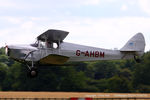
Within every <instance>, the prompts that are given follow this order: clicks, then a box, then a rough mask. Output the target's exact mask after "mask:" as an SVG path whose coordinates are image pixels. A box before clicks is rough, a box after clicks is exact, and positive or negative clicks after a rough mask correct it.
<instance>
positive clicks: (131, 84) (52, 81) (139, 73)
mask: <svg viewBox="0 0 150 100" xmlns="http://www.w3.org/2000/svg"><path fill="white" fill-rule="evenodd" d="M71 65H72V66H42V67H40V68H39V75H38V77H36V78H29V77H28V76H27V69H26V66H25V65H23V64H20V63H18V62H16V61H13V60H11V59H8V57H7V56H6V55H5V54H4V48H1V49H0V91H71V92H109V93H113V92H119V93H138V92H140V93H150V52H146V53H145V54H144V56H143V57H142V62H141V63H136V62H135V61H134V60H115V61H96V62H73V63H71Z"/></svg>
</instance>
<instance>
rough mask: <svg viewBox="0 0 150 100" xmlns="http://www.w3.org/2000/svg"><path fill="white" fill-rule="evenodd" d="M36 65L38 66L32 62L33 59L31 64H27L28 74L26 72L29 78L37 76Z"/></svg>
mask: <svg viewBox="0 0 150 100" xmlns="http://www.w3.org/2000/svg"><path fill="white" fill-rule="evenodd" d="M35 66H36V67H35ZM37 66H38V64H34V62H33V61H32V65H31V64H30V65H28V64H27V68H28V74H27V76H29V77H30V78H34V77H37V76H38V69H37Z"/></svg>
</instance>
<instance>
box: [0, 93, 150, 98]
mask: <svg viewBox="0 0 150 100" xmlns="http://www.w3.org/2000/svg"><path fill="white" fill-rule="evenodd" d="M72 97H77V98H88V97H90V98H150V94H139V93H137V94H136V93H88V92H87V93H86V92H84V93H83V92H0V98H72Z"/></svg>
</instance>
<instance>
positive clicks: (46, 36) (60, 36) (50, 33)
mask: <svg viewBox="0 0 150 100" xmlns="http://www.w3.org/2000/svg"><path fill="white" fill-rule="evenodd" d="M68 33H69V32H66V31H62V30H54V29H51V30H47V31H46V32H44V33H43V34H41V35H39V36H38V37H37V39H38V40H41V41H45V40H47V41H51V42H58V41H59V42H62V41H63V40H64V39H65V37H66V36H67V35H68Z"/></svg>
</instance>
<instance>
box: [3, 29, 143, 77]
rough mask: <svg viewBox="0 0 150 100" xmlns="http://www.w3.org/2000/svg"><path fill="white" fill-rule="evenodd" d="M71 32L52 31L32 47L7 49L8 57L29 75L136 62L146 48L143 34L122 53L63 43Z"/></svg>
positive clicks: (16, 46) (12, 46) (23, 46)
mask: <svg viewBox="0 0 150 100" xmlns="http://www.w3.org/2000/svg"><path fill="white" fill-rule="evenodd" d="M68 33H69V32H67V31H62V30H55V29H50V30H47V31H46V32H44V33H43V34H41V35H39V36H38V37H37V41H36V42H35V43H33V44H29V45H9V46H6V48H5V52H6V54H7V55H8V56H9V57H10V58H12V59H14V60H16V61H19V62H21V63H24V64H26V65H27V68H28V69H29V76H30V77H35V76H37V74H38V70H37V69H38V66H42V65H49V66H50V65H64V64H66V63H68V62H75V61H98V60H117V59H132V58H134V59H135V60H136V61H137V62H138V61H139V59H138V57H141V56H142V55H143V53H144V49H145V39H144V36H143V34H142V33H137V34H136V35H135V36H133V37H132V38H131V39H130V40H129V41H128V42H127V43H126V44H125V46H123V47H122V48H121V49H120V50H109V49H102V48H98V47H91V46H84V45H79V44H73V43H67V42H64V39H65V37H66V36H67V35H68Z"/></svg>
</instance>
